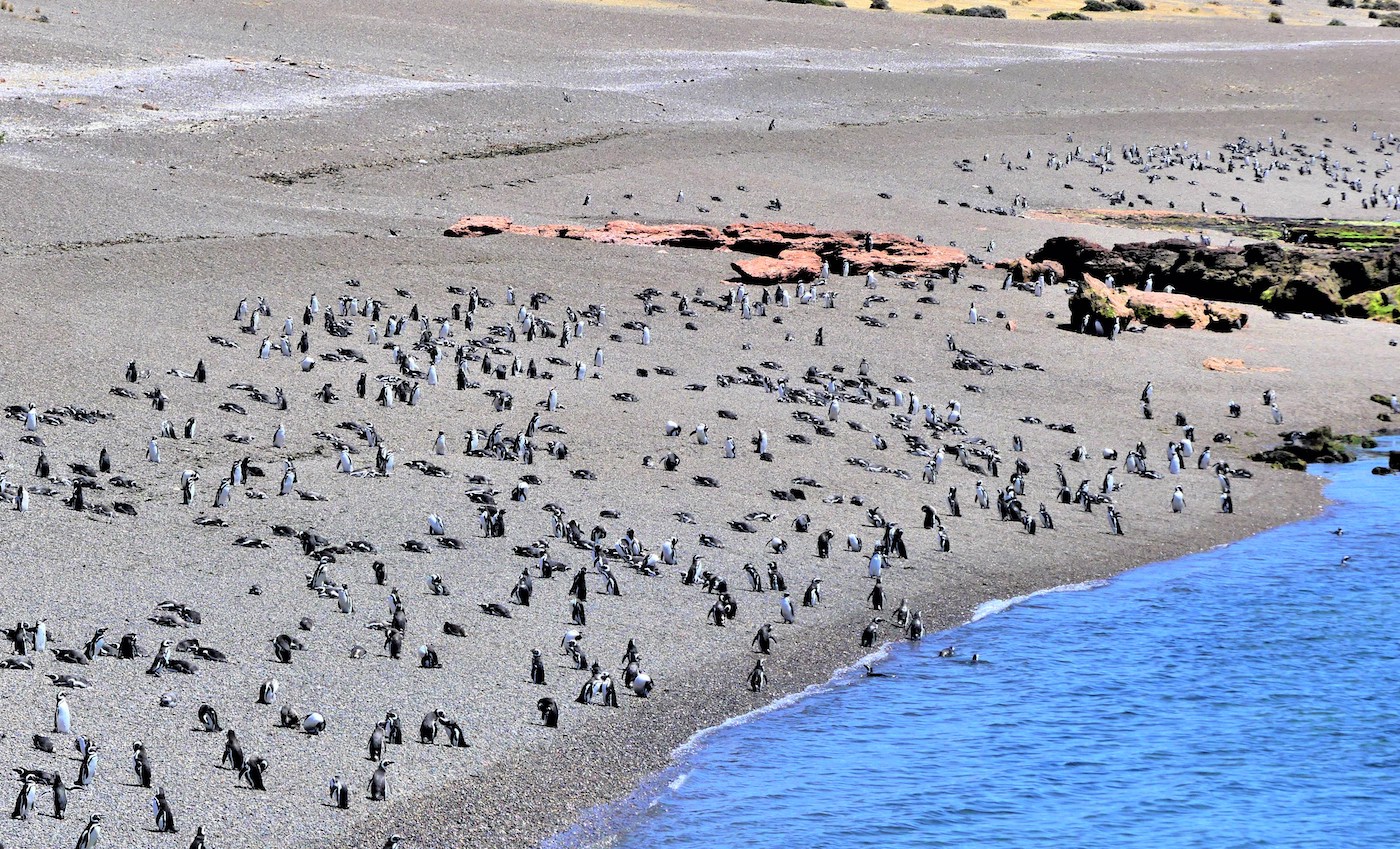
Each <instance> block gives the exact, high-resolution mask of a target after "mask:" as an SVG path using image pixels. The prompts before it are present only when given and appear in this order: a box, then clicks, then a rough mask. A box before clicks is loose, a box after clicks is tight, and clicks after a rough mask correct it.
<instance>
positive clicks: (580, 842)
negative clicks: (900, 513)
mask: <svg viewBox="0 0 1400 849" xmlns="http://www.w3.org/2000/svg"><path fill="white" fill-rule="evenodd" d="M1358 462H1359V460H1358ZM1280 474H1289V475H1294V476H1296V477H1297V478H1298V479H1299V480H1298V484H1299V486H1298V489H1299V490H1300V492H1299V493H1295V497H1297V496H1301V497H1302V498H1303V499H1304V500H1303V501H1302V502H1301V504H1302V505H1305V507H1306V510H1305V512H1303V513H1295V514H1293V515H1291V516H1279V517H1278V521H1269V520H1266V519H1260V520H1257V521H1255V522H1252V523H1251V526H1250V528H1249V530H1248V531H1246V532H1244V533H1241V534H1238V535H1225V536H1222V537H1220V538H1218V539H1214V540H1212V541H1211V542H1210V543H1207V544H1203V545H1200V546H1196V547H1189V548H1182V549H1181V550H1179V551H1177V552H1174V553H1169V554H1167V555H1166V556H1162V557H1153V558H1150V559H1143V560H1141V561H1134V562H1127V563H1125V564H1124V565H1121V566H1116V567H1115V566H1109V565H1107V564H1102V563H1098V564H1093V565H1091V566H1089V567H1088V568H1084V567H1083V566H1082V564H1081V566H1080V567H1078V568H1075V567H1072V566H1071V567H1069V571H1068V572H1064V573H1062V574H1065V575H1066V578H1065V579H1064V580H1059V581H1058V582H1052V583H1047V582H1044V581H1038V580H1037V578H1038V577H1039V576H1027V575H1022V576H1016V580H1015V581H1014V582H1012V583H1010V584H1008V589H1007V590H1005V592H1007V593H1010V595H992V596H990V597H983V596H980V595H976V594H972V595H969V596H967V597H966V598H965V599H962V600H960V602H954V603H953V604H952V605H951V608H953V609H949V606H947V605H946V603H945V607H944V608H943V609H944V610H946V611H947V612H946V613H944V614H942V616H940V617H939V618H935V619H932V620H929V619H926V625H928V633H927V635H926V636H925V640H929V639H932V638H934V637H936V636H937V635H938V634H941V633H943V632H946V631H949V630H952V629H955V628H958V627H961V626H962V625H965V624H968V623H969V622H971V621H975V620H973V619H971V618H970V617H971V616H972V615H973V613H975V610H976V608H977V607H979V606H980V605H982V604H985V603H987V602H992V601H1000V600H1005V599H1008V598H1013V597H1021V596H1034V595H1037V594H1041V593H1046V592H1055V591H1057V590H1058V589H1059V588H1060V587H1067V586H1074V585H1077V584H1083V583H1089V582H1100V581H1111V580H1112V579H1113V578H1114V577H1116V576H1118V575H1121V574H1124V573H1126V572H1129V571H1132V570H1135V569H1139V568H1142V567H1144V566H1149V565H1151V564H1154V563H1161V562H1167V561H1170V560H1175V559H1178V558H1181V557H1186V556H1189V555H1192V554H1198V553H1200V552H1202V551H1207V550H1210V549H1213V548H1218V547H1222V546H1227V545H1230V544H1232V543H1234V542H1237V541H1239V540H1241V539H1245V538H1247V537H1251V536H1254V535H1256V534H1259V533H1262V532H1264V531H1268V530H1271V529H1273V528H1277V527H1281V526H1283V525H1287V524H1292V523H1294V522H1299V521H1307V520H1309V519H1312V518H1315V517H1316V516H1318V515H1320V514H1321V513H1322V511H1323V510H1324V509H1325V508H1326V506H1327V504H1328V503H1330V502H1329V501H1328V500H1327V499H1326V498H1325V497H1323V496H1322V489H1323V488H1324V486H1325V484H1326V479H1325V478H1321V477H1318V476H1316V475H1313V474H1312V473H1310V472H1303V473H1297V472H1286V473H1285V472H1280ZM1290 502H1291V503H1292V504H1293V505H1294V506H1295V507H1296V506H1299V503H1300V502H1296V501H1293V500H1292V499H1290ZM1051 580H1052V581H1055V580H1056V579H1051ZM911 601H912V600H911ZM928 610H929V608H927V607H926V608H925V612H926V613H927V611H928ZM864 621H865V620H864V618H863V617H861V616H851V617H850V618H849V620H848V621H846V622H844V623H841V624H838V625H833V626H831V627H829V628H827V629H825V630H826V632H827V633H825V634H824V635H822V636H823V637H824V638H825V639H824V640H823V643H822V645H823V646H824V647H830V645H831V643H833V642H835V641H836V638H837V637H840V638H847V637H849V635H850V634H851V633H853V631H851V628H855V629H857V630H858V629H859V626H860V624H861V623H862V622H864ZM904 642H907V641H904V640H887V641H885V642H884V643H882V645H881V646H880V648H879V649H878V650H877V651H875V652H868V651H867V650H862V649H850V648H847V649H845V650H844V653H842V654H841V656H840V659H839V660H838V661H837V664H838V665H836V666H835V667H834V668H833V667H831V666H829V665H824V664H821V663H816V664H807V665H804V666H803V668H802V672H801V673H800V674H799V675H797V676H795V677H794V678H792V679H790V681H789V683H788V684H787V685H786V686H784V687H783V689H782V690H779V691H775V690H773V689H772V687H771V685H770V688H769V690H767V691H765V693H764V696H765V699H764V700H763V701H762V702H761V703H759V704H752V703H751V702H750V700H749V699H748V698H747V697H748V695H749V694H748V693H747V692H745V691H743V690H742V689H741V688H739V687H737V686H736V685H734V684H733V682H732V681H731V682H726V683H725V684H723V685H720V686H717V687H714V686H705V683H706V682H703V681H701V682H696V681H691V682H687V683H689V684H690V685H691V688H690V689H688V690H687V693H686V695H687V697H689V698H690V699H691V700H692V701H693V702H696V703H700V704H702V705H703V706H704V707H703V708H702V709H701V710H700V711H698V712H697V714H696V715H694V716H692V717H689V718H687V719H686V720H682V721H680V722H677V723H675V724H670V725H661V726H660V727H658V726H655V725H652V724H650V721H649V720H650V719H651V718H650V717H636V716H635V715H633V713H632V712H630V711H628V712H626V715H625V716H624V718H623V721H622V722H621V723H619V724H618V725H617V726H615V727H614V728H613V729H610V734H611V737H610V739H609V740H608V741H607V742H606V743H601V744H600V743H599V742H598V741H596V740H593V741H589V743H586V744H585V745H584V746H583V747H580V748H571V749H568V750H566V751H565V752H562V753H561V752H559V751H558V750H557V749H555V750H553V751H546V752H542V753H541V754H542V755H543V757H542V758H541V759H540V760H534V759H532V758H531V757H530V753H528V752H524V753H521V756H520V757H519V758H517V759H514V760H513V761H511V762H508V763H503V764H501V765H499V766H497V767H496V768H494V769H492V770H491V771H489V772H488V773H486V774H485V775H483V776H481V778H480V782H481V783H480V784H478V785H477V786H476V787H474V788H472V789H469V790H465V791H462V790H456V789H453V790H443V791H441V792H437V793H429V794H427V795H426V796H424V797H422V798H420V799H418V800H415V802H414V803H412V807H415V808H421V807H439V808H441V813H440V815H438V816H433V815H432V814H427V815H424V814H422V813H421V812H415V813H406V815H405V821H408V822H412V823H413V824H414V828H413V829H412V830H405V829H403V828H399V831H398V833H400V834H403V835H404V836H405V837H406V838H408V839H412V840H414V842H415V844H418V845H423V846H434V847H443V849H448V847H455V846H460V845H464V844H463V843H462V841H468V840H469V841H470V845H473V846H480V847H497V846H499V847H511V846H532V847H540V849H596V847H599V846H605V845H607V842H606V841H607V840H608V839H609V838H611V837H614V836H616V835H617V831H616V829H615V828H610V827H609V825H608V824H609V823H615V822H616V818H614V817H611V816H606V817H605V816H604V814H610V813H611V812H612V811H615V810H617V809H618V808H622V809H623V810H629V809H630V810H639V809H641V808H642V807H643V806H642V805H641V803H642V802H643V801H646V800H648V799H654V798H655V795H654V794H659V793H660V792H662V789H663V788H664V786H665V783H666V782H668V781H669V780H671V777H672V776H673V775H674V770H675V769H676V768H678V767H679V765H680V764H679V761H680V757H683V752H684V750H685V749H687V748H690V747H692V746H694V745H699V744H701V743H702V742H703V739H704V738H705V737H706V736H708V735H709V734H711V733H714V732H716V731H718V730H720V729H722V728H724V727H726V726H729V725H731V724H735V723H738V722H745V721H748V718H749V717H751V716H755V715H762V714H763V713H767V712H769V711H772V710H776V709H780V708H781V707H783V706H786V705H789V704H793V703H795V702H797V701H800V700H801V699H802V698H804V697H805V696H807V695H809V694H811V693H812V692H814V691H819V690H821V689H822V688H824V687H826V686H827V685H828V684H830V683H831V682H832V681H833V680H835V678H836V677H838V676H840V675H842V674H843V673H845V672H850V671H852V670H853V669H855V668H856V667H857V665H858V664H859V663H861V661H862V659H863V658H865V657H868V656H871V655H877V654H886V653H888V652H889V651H890V650H891V648H892V647H893V646H895V645H898V644H900V643H904ZM836 650H837V651H843V650H842V649H836ZM744 656H745V657H752V656H753V655H744ZM732 667H733V664H732V663H716V664H714V668H712V669H709V670H705V671H704V672H702V673H701V674H700V677H701V678H704V677H706V676H712V675H715V674H719V673H720V672H721V671H722V670H732ZM770 695H771V698H768V697H769V696H770ZM653 698H655V697H653ZM746 702H750V703H748V704H746ZM624 707H630V705H625V704H624ZM695 716H699V717H702V719H700V720H699V721H698V722H692V721H691V720H694V719H695ZM590 743H591V744H590ZM544 748H545V749H546V750H548V749H549V747H547V746H546V747H544ZM615 750H626V751H628V752H630V753H632V754H634V755H635V754H638V753H645V755H644V757H645V760H644V761H642V762H629V763H624V764H618V762H617V760H616V758H615V757H612V758H610V757H609V755H610V753H611V754H615V753H616V752H615ZM678 755H679V756H680V757H678ZM600 765H607V766H606V769H607V771H606V772H601V773H600V772H598V771H597V767H599V766H600ZM559 775H567V776H573V777H577V778H579V779H580V780H586V781H587V783H588V785H589V787H588V789H587V790H582V791H581V790H580V788H577V787H573V786H571V782H569V781H562V780H557V779H556V780H554V781H551V780H550V779H549V776H559ZM585 776H586V779H585V778H584V777H585ZM527 788H533V789H534V790H535V794H536V795H532V796H530V797H529V802H527V803H525V804H524V805H519V804H516V805H511V804H503V800H504V799H506V798H508V797H509V796H510V795H511V794H512V793H516V794H519V793H521V792H527V793H528V792H529V791H528V789H527ZM542 788H548V790H547V791H546V792H547V798H541V796H540V795H539V794H540V793H541V792H542ZM638 794H642V795H641V796H640V797H639V796H638ZM600 795H602V796H604V798H603V799H601V800H599V799H598V796H600ZM634 798H636V801H635V802H634V801H633V799H634ZM459 806H460V809H459ZM464 812H466V814H467V816H466V818H463V813H464ZM595 812H596V813H597V816H595V815H594V814H595ZM541 816H543V817H546V818H552V819H548V820H547V821H548V822H550V823H552V824H551V825H544V824H541V823H538V822H534V823H531V822H525V821H523V819H524V818H539V817H541ZM624 816H625V815H624ZM504 823H508V824H509V825H508V827H507V828H505V829H504V830H501V826H502V824H504ZM429 835H434V836H432V837H430V836H429ZM374 843H375V841H374V839H372V838H371V839H365V840H361V841H359V842H354V843H352V844H350V845H351V846H353V847H355V849H375V846H374ZM339 845H344V844H343V843H342V842H339V841H337V842H323V843H318V844H317V846H318V847H324V849H332V847H333V846H339Z"/></svg>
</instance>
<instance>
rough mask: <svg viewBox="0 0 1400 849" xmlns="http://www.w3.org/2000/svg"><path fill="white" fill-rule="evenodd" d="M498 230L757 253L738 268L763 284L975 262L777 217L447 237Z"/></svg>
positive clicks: (459, 228) (474, 220)
mask: <svg viewBox="0 0 1400 849" xmlns="http://www.w3.org/2000/svg"><path fill="white" fill-rule="evenodd" d="M496 233H515V234H519V235H527V236H545V237H549V238H555V239H581V240H585V241H591V242H598V243H600V244H613V245H658V246H666V247H676V248H695V249H699V250H731V251H735V252H738V253H746V254H753V255H754V256H755V257H756V258H762V259H763V260H764V261H762V262H760V261H758V259H754V260H738V261H736V262H734V263H733V266H734V270H735V271H736V272H738V273H739V276H740V277H741V278H742V279H744V280H748V281H752V282H755V283H779V282H796V281H799V280H811V279H813V278H815V277H816V276H817V275H818V274H820V273H821V264H822V261H823V260H825V261H827V262H829V263H830V264H831V266H832V268H833V269H835V270H837V271H839V270H840V269H841V267H842V264H843V263H848V264H849V265H850V271H851V273H852V274H864V273H866V272H867V271H875V272H883V271H888V272H894V273H897V274H915V275H932V274H941V273H943V272H946V271H947V270H949V269H950V268H953V267H954V266H962V265H965V264H966V263H967V254H965V253H963V252H962V251H960V250H958V249H957V248H949V247H941V246H937V245H929V244H925V243H923V242H920V241H918V240H917V239H910V238H909V237H907V236H903V235H900V234H898V233H863V232H859V231H852V230H821V229H818V228H816V227H810V226H807V225H805V224H787V223H784V222H771V221H770V222H736V223H734V224H729V225H727V226H725V227H723V228H717V227H711V226H707V225H703V224H644V223H641V222H638V221H609V222H608V223H607V224H604V225H603V226H602V227H596V228H595V227H583V226H579V225H573V224H544V225H522V224H514V223H512V222H511V220H510V219H508V218H502V217H499V216H489V215H469V216H466V217H465V218H462V219H461V220H459V221H458V222H457V223H456V224H453V225H452V226H451V227H449V228H447V230H445V231H444V233H443V235H445V236H461V237H480V236H490V235H494V234H496ZM867 248H868V249H867Z"/></svg>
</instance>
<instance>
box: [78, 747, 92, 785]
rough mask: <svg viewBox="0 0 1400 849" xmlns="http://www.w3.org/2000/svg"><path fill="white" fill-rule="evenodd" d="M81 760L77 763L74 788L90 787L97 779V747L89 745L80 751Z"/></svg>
mask: <svg viewBox="0 0 1400 849" xmlns="http://www.w3.org/2000/svg"><path fill="white" fill-rule="evenodd" d="M82 754H83V759H82V760H81V761H80V762H79V763H78V780H77V781H76V782H74V786H75V787H91V786H92V782H93V779H95V778H96V777H97V745H96V744H95V743H89V744H88V745H87V746H86V748H84V749H83V750H82Z"/></svg>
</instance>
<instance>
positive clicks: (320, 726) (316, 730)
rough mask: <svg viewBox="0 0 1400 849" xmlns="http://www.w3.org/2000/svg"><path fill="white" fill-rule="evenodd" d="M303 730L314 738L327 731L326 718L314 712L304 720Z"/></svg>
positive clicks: (302, 721) (302, 723) (302, 722)
mask: <svg viewBox="0 0 1400 849" xmlns="http://www.w3.org/2000/svg"><path fill="white" fill-rule="evenodd" d="M301 730H302V731H304V732H306V733H307V734H309V735H311V736H313V737H314V736H315V735H317V734H320V733H321V732H322V731H325V730H326V718H325V717H324V716H322V715H321V714H319V713H317V712H316V711H312V712H311V713H308V714H307V715H306V716H305V717H303V718H302V720H301Z"/></svg>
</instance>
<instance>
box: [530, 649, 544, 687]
mask: <svg viewBox="0 0 1400 849" xmlns="http://www.w3.org/2000/svg"><path fill="white" fill-rule="evenodd" d="M530 682H531V683H532V684H539V685H541V686H543V685H544V683H545V680H544V659H543V658H542V657H541V656H540V650H539V649H530Z"/></svg>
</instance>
